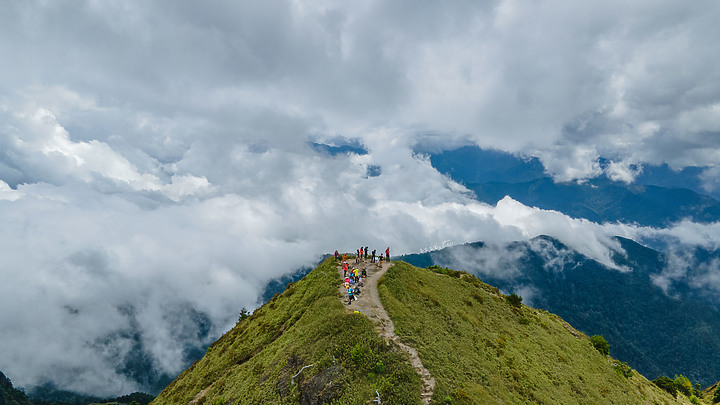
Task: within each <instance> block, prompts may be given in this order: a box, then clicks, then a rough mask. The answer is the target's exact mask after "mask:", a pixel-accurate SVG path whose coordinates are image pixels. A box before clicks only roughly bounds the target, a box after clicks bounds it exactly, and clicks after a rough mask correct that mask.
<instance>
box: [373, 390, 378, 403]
mask: <svg viewBox="0 0 720 405" xmlns="http://www.w3.org/2000/svg"><path fill="white" fill-rule="evenodd" d="M375 394H376V395H377V399H375V400H373V402H377V403H378V405H380V393H379V392H378V390H375Z"/></svg>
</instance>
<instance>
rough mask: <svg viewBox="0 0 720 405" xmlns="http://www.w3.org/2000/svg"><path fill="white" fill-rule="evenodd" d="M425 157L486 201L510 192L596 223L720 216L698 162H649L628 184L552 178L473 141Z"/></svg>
mask: <svg viewBox="0 0 720 405" xmlns="http://www.w3.org/2000/svg"><path fill="white" fill-rule="evenodd" d="M430 161H431V163H432V164H433V166H434V167H435V168H436V169H437V170H438V171H440V172H441V173H444V174H446V175H448V176H450V177H451V178H452V179H453V180H455V181H458V182H460V183H462V184H464V185H465V186H466V187H467V188H468V189H470V190H472V191H473V192H474V193H475V195H476V197H477V199H478V200H480V201H483V202H486V203H488V204H495V203H497V202H498V201H499V200H500V199H502V198H503V197H505V196H506V195H509V196H510V197H512V198H513V199H515V200H517V201H520V202H521V203H523V204H525V205H527V206H531V207H538V208H542V209H548V210H555V211H559V212H562V213H564V214H566V215H569V216H571V217H574V218H585V219H588V220H590V221H594V222H598V223H602V222H618V221H619V222H625V223H637V224H639V225H646V226H666V225H668V224H670V223H672V222H676V221H679V220H682V219H685V218H689V219H692V220H693V221H696V222H703V223H707V222H717V221H720V201H718V200H717V198H718V197H719V196H717V195H710V194H707V192H706V191H705V190H704V189H703V188H702V185H701V183H700V180H699V177H698V174H699V173H700V171H701V169H700V168H689V169H685V170H683V171H680V172H674V171H672V170H671V169H670V168H668V167H667V166H666V165H665V166H648V167H645V168H644V169H643V172H642V174H641V175H640V176H638V178H636V179H635V182H634V183H633V184H626V183H623V182H617V181H611V180H610V179H608V178H607V177H600V178H596V179H592V180H588V181H586V182H583V183H578V182H561V183H556V182H554V181H553V179H552V178H550V177H549V176H548V175H547V174H545V173H544V169H543V166H542V164H541V163H540V161H539V160H538V159H537V158H531V159H528V160H524V159H521V158H518V157H515V156H513V155H510V154H507V153H502V152H496V151H485V150H482V149H479V148H477V147H463V148H460V149H457V150H453V151H446V152H442V153H439V154H435V155H431V158H430ZM601 163H602V162H601Z"/></svg>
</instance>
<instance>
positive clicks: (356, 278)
mask: <svg viewBox="0 0 720 405" xmlns="http://www.w3.org/2000/svg"><path fill="white" fill-rule="evenodd" d="M376 257H377V258H378V259H377V260H376V259H375V258H376ZM363 258H364V259H365V260H367V258H368V247H367V246H365V247H362V246H361V247H360V249H357V250H356V251H355V263H356V264H357V263H360V260H363ZM383 259H385V260H386V261H388V262H389V261H390V248H389V247H388V248H387V249H385V257H383V255H382V254H380V255H377V254H376V251H375V250H373V251H372V255H371V256H370V263H378V265H379V266H380V267H381V268H382V262H383ZM335 260H337V261H340V253H338V251H337V250H336V251H335ZM341 264H342V268H343V283H344V285H345V288H346V289H347V294H348V303H347V304H348V305H350V304H352V302H353V301H355V300H357V296H358V295H360V294H361V293H362V291H360V287H364V286H365V284H364V282H365V280H366V279H367V270H365V269H364V268H363V269H362V271H361V270H359V269H358V268H354V269H352V270H351V269H350V263H349V262H348V254H347V253H343V254H342V262H341Z"/></svg>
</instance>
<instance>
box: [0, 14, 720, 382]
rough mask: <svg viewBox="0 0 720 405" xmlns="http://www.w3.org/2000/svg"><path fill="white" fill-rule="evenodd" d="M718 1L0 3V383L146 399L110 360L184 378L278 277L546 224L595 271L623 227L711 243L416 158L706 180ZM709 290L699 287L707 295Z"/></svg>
mask: <svg viewBox="0 0 720 405" xmlns="http://www.w3.org/2000/svg"><path fill="white" fill-rule="evenodd" d="M719 11H720V7H719V6H718V5H716V4H715V3H713V2H695V3H693V4H690V5H687V4H683V5H678V4H675V3H673V2H663V3H661V4H658V3H657V2H653V3H644V2H640V3H633V4H631V5H628V4H625V3H623V2H610V3H608V2H594V3H583V4H580V3H578V4H576V3H574V2H563V1H554V2H553V1H542V2H537V3H533V4H519V3H517V2H515V1H508V0H506V1H496V2H487V3H483V4H482V5H480V4H476V3H473V2H468V3H464V2H456V3H452V4H449V3H445V4H440V3H433V2H391V3H385V2H362V3H361V2H355V3H344V4H342V5H339V4H336V3H333V2H323V1H313V2H293V1H289V2H281V1H267V2H263V3H262V4H250V3H248V4H241V3H236V2H215V3H213V4H212V5H205V4H204V5H196V4H194V3H190V2H169V1H168V2H154V3H147V4H146V3H144V2H122V3H121V4H112V3H107V2H102V1H76V2H67V3H65V2H63V3H57V4H55V3H46V2H41V1H30V2H18V3H13V4H10V5H7V6H6V7H4V8H3V10H2V11H0V27H1V28H0V34H2V35H0V38H1V39H0V54H2V55H4V56H3V59H4V60H5V61H6V63H1V64H0V220H1V221H2V224H3V227H2V228H0V246H2V247H1V248H0V257H2V259H0V278H2V282H0V306H2V308H3V311H0V367H2V371H3V372H5V373H6V374H7V375H8V376H10V377H11V378H12V379H13V381H14V382H15V383H16V385H20V386H31V385H34V384H39V383H43V382H47V381H50V380H51V381H53V382H54V383H56V384H58V385H59V386H61V387H63V388H66V389H71V390H78V391H84V392H90V393H93V394H98V395H114V394H122V393H127V392H130V391H132V390H136V389H146V388H147V387H145V386H143V382H142V381H138V380H139V379H138V378H132V377H130V376H128V373H127V370H123V364H125V363H127V362H130V361H131V360H132V361H136V362H139V363H143V362H144V363H143V364H148V365H150V366H152V367H153V368H154V369H156V370H157V371H159V372H161V373H166V374H167V375H174V374H176V373H178V372H180V371H181V370H182V367H184V366H186V361H187V358H186V357H187V348H188V346H192V345H194V344H196V343H197V342H203V343H209V342H210V341H212V339H215V338H217V337H218V335H219V334H220V333H222V332H224V331H225V330H227V329H228V328H229V327H231V326H232V325H233V324H234V322H235V320H236V319H237V313H238V312H239V310H240V308H242V307H247V308H253V307H255V306H256V305H258V299H259V295H260V294H261V293H262V290H263V288H264V286H265V285H266V284H267V282H268V281H270V280H272V279H274V278H277V277H280V276H282V275H283V274H286V273H288V272H290V271H293V270H294V269H297V268H299V267H302V266H305V265H311V264H312V263H314V262H316V261H317V260H318V259H319V257H320V255H322V254H324V253H330V252H332V251H334V250H335V249H339V250H346V251H354V250H355V249H356V248H357V247H359V245H360V244H363V245H368V246H369V247H370V248H371V249H373V248H376V249H382V250H384V248H385V247H387V246H390V247H391V250H392V253H393V254H394V253H408V252H417V251H421V250H423V249H429V248H432V247H433V246H437V245H439V244H441V243H444V242H445V243H464V242H469V241H476V240H484V241H492V242H494V243H498V244H501V243H507V242H511V241H515V240H529V239H531V238H534V237H535V236H537V235H541V234H545V235H550V236H553V237H555V238H557V239H558V240H560V241H562V242H563V243H565V244H566V245H568V246H570V247H572V248H573V249H575V250H577V251H578V252H580V253H582V254H585V255H587V256H589V257H591V258H594V259H596V260H598V261H599V262H601V263H604V264H607V265H609V266H613V262H612V261H611V259H610V255H611V254H612V252H611V249H610V248H617V247H618V245H617V242H616V241H615V240H614V239H613V237H614V236H616V235H617V236H623V237H628V238H632V239H635V240H638V241H642V240H651V239H653V240H666V241H668V240H671V241H673V243H675V245H681V244H684V243H686V244H690V245H698V246H703V247H705V248H707V249H717V248H718V246H717V245H718V243H720V227H719V226H718V225H717V224H705V225H701V224H696V223H691V222H682V223H679V224H676V225H675V226H674V227H672V228H669V229H655V228H643V227H638V226H634V225H628V224H604V225H600V224H596V223H593V222H590V221H587V220H583V219H572V218H569V217H567V216H565V215H563V214H561V213H558V212H553V211H543V210H539V209H536V208H532V207H526V206H524V205H522V204H520V203H518V202H517V201H514V200H512V199H511V198H505V199H503V200H501V201H499V202H498V203H497V205H495V206H491V205H487V204H483V203H479V202H477V201H476V200H475V199H474V198H473V196H472V194H471V193H470V192H468V190H466V189H465V188H464V187H463V186H462V185H459V184H457V183H455V182H453V181H452V180H450V179H449V178H447V177H445V176H443V175H441V174H440V173H438V172H437V171H436V170H435V169H434V168H433V167H432V165H431V164H430V160H429V158H428V157H427V156H424V155H417V154H415V153H414V152H413V150H415V147H416V146H417V145H418V144H424V145H434V147H437V148H440V149H442V148H453V147H456V146H458V145H462V144H467V143H473V144H477V145H479V146H481V147H484V148H494V149H498V150H503V151H507V152H511V153H516V154H519V155H524V156H530V155H533V156H538V157H539V158H540V159H541V161H542V163H543V164H544V166H545V168H546V170H547V171H548V173H550V174H552V175H553V176H554V177H555V178H556V179H558V180H577V179H584V178H588V177H594V176H597V175H599V174H600V172H601V171H602V170H603V169H602V168H601V166H600V164H599V163H598V159H599V157H600V156H602V157H605V158H608V159H610V161H611V163H610V164H609V165H607V168H606V169H605V170H606V171H607V174H608V175H609V176H610V177H611V178H614V179H618V180H621V181H632V178H633V176H634V175H635V174H637V172H638V171H639V170H642V165H643V164H662V163H668V164H670V165H671V166H672V167H674V168H682V167H687V166H698V167H703V170H704V171H703V181H704V182H705V185H706V187H707V188H708V189H713V190H714V189H716V188H717V187H718V182H717V180H716V179H717V176H716V172H717V171H718V170H720V166H717V162H718V161H720V138H718V131H720V108H719V107H718V106H719V105H720V99H719V97H720V96H718V95H719V94H720V91H718V90H720V78H719V77H717V75H718V73H717V69H713V68H712V66H715V65H716V64H717V63H716V62H717V61H716V59H717V58H718V55H720V52H718V49H717V46H718V45H717V41H715V38H717V37H718V34H720V33H718V29H719V28H718V26H717V24H716V21H717V17H718V14H720V13H719ZM313 142H314V143H321V144H326V145H331V146H333V145H334V146H341V145H343V144H351V145H355V144H357V145H360V146H362V147H363V148H365V150H366V152H367V153H350V154H344V153H339V154H333V153H327V152H324V151H322V150H319V149H318V148H315V147H313V146H312V143H313ZM619 270H623V269H619ZM703 274H705V273H703ZM717 274H718V273H717V266H715V267H714V268H708V271H707V272H706V274H705V276H704V278H698V280H699V281H698V286H699V287H702V288H705V289H708V290H712V291H716V292H717V291H718V290H720V288H719V287H718V282H720V277H718V276H717ZM672 277H674V275H673V274H670V273H668V274H667V278H668V279H672ZM661 282H662V281H659V283H661ZM133 359H134V360H133Z"/></svg>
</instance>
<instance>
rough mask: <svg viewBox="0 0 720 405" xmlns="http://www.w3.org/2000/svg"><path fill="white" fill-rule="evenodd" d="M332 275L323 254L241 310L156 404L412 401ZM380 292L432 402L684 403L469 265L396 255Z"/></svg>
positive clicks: (389, 348)
mask: <svg viewBox="0 0 720 405" xmlns="http://www.w3.org/2000/svg"><path fill="white" fill-rule="evenodd" d="M339 283H340V278H339V275H338V272H337V269H336V262H335V261H334V259H332V258H330V259H328V260H326V261H325V262H324V263H323V264H321V265H320V266H319V267H318V268H317V269H315V270H313V271H312V272H310V273H309V274H308V275H307V276H306V277H305V278H303V279H302V280H300V281H298V282H296V283H293V284H291V285H289V286H288V288H287V289H286V290H285V292H283V293H282V294H279V295H276V296H275V297H274V298H273V299H272V300H271V301H270V302H268V303H267V304H265V305H264V306H262V307H261V308H259V309H257V310H256V311H255V312H254V313H253V314H252V315H250V316H247V317H245V315H243V316H242V318H244V319H241V320H240V321H239V322H238V324H237V325H236V326H235V327H234V328H233V329H232V330H230V331H229V332H228V333H226V334H225V335H224V336H223V337H222V338H220V339H219V340H218V341H217V342H215V343H214V344H213V345H212V346H211V347H210V348H209V349H208V351H207V354H206V355H205V357H203V359H201V360H199V361H198V362H196V363H195V364H194V365H193V366H192V367H190V368H189V369H188V370H186V371H185V372H184V373H183V374H182V375H181V376H180V377H179V378H178V379H177V380H176V381H175V382H173V383H172V384H171V385H170V386H168V387H167V388H166V389H165V391H163V392H162V393H161V394H160V396H159V397H158V398H157V399H156V400H155V401H154V402H153V404H188V403H191V404H213V405H216V404H217V405H219V404H298V403H299V404H325V403H332V404H368V403H371V401H372V400H374V399H375V397H376V392H377V393H379V394H380V396H381V398H382V403H383V404H418V403H420V379H419V377H418V375H417V374H416V372H415V371H414V370H413V369H412V367H411V366H410V365H409V364H408V363H407V358H406V357H405V355H404V354H402V353H401V352H400V351H399V350H398V349H397V347H396V346H395V345H394V344H393V343H386V342H384V341H383V340H382V339H381V338H380V337H379V336H378V334H377V333H376V332H375V331H374V330H373V325H372V324H371V322H370V320H368V319H367V318H366V317H365V316H364V315H362V314H356V313H351V312H350V311H348V310H347V308H346V307H344V306H343V304H342V303H341V301H340V299H339V298H340V297H339V296H338V288H339ZM366 288H368V287H366ZM378 290H379V293H380V295H381V298H382V302H383V306H384V307H385V309H386V310H387V311H388V313H389V315H390V317H391V319H392V320H393V322H394V324H395V330H396V333H397V334H398V335H399V336H400V338H401V339H402V341H403V342H404V343H406V344H409V345H410V346H413V347H415V348H416V349H417V350H418V352H419V354H420V358H421V359H422V361H423V364H424V366H425V367H426V368H427V369H428V370H430V372H431V373H432V374H433V376H434V377H435V379H436V381H437V386H436V388H435V395H434V396H433V402H432V403H434V404H493V403H513V404H516V403H518V404H519V403H543V404H556V403H557V404H610V403H617V404H675V403H677V404H680V403H690V402H689V400H688V398H686V397H685V396H683V395H678V396H677V398H673V397H672V396H671V395H670V394H668V393H667V392H665V391H662V390H661V389H659V388H658V387H657V386H655V385H654V384H652V383H651V382H649V381H648V380H647V379H645V378H644V377H642V376H641V375H640V374H638V373H636V372H633V371H632V370H631V369H630V368H629V367H627V366H626V365H624V364H622V363H620V362H618V361H616V360H613V359H612V358H610V357H608V356H606V355H603V354H601V353H600V352H599V351H598V350H596V348H595V347H594V346H593V345H592V344H591V342H590V339H589V338H588V337H587V336H585V335H583V334H582V333H580V332H578V331H576V330H575V329H573V328H572V327H571V326H570V325H568V324H567V323H566V322H564V321H563V320H562V319H560V318H559V317H558V316H556V315H553V314H550V313H548V312H545V311H541V310H536V309H532V308H529V307H526V306H524V305H522V304H520V302H519V301H520V298H519V297H517V296H515V297H514V298H515V301H513V300H512V299H509V297H506V296H503V295H502V294H500V293H499V292H498V290H497V289H496V288H494V287H491V286H489V285H487V284H484V283H482V282H481V281H480V280H478V279H477V278H475V277H473V276H471V275H469V274H467V273H464V272H456V271H452V270H447V269H441V268H434V269H419V268H416V267H413V266H411V265H409V264H407V263H403V262H398V263H396V264H395V265H394V266H393V267H391V268H390V269H389V270H388V271H387V273H386V274H385V275H384V276H383V278H381V280H380V283H379V284H378ZM306 366H311V367H306Z"/></svg>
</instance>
